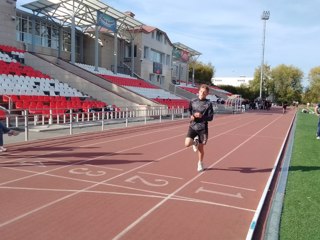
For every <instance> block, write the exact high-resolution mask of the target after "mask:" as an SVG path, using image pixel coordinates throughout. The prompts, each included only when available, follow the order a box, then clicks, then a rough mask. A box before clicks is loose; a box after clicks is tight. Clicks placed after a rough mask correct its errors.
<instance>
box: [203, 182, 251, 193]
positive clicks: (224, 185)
mask: <svg viewBox="0 0 320 240" xmlns="http://www.w3.org/2000/svg"><path fill="white" fill-rule="evenodd" d="M201 182H202V183H205V184H212V185H217V186H222V187H228V188H235V189H241V190H246V191H252V192H255V191H256V190H255V189H251V188H244V187H237V186H233V185H226V184H221V183H214V182H206V181H201Z"/></svg>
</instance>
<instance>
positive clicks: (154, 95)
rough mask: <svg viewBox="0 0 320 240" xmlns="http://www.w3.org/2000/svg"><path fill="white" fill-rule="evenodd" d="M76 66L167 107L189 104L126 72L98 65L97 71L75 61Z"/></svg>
mask: <svg viewBox="0 0 320 240" xmlns="http://www.w3.org/2000/svg"><path fill="white" fill-rule="evenodd" d="M76 65H77V66H78V67H81V68H83V69H85V70H87V71H90V72H92V73H94V74H97V75H98V76H100V77H102V78H104V79H106V80H108V81H110V82H112V83H114V84H117V85H120V86H123V87H125V88H127V89H129V90H130V91H132V92H135V93H137V94H139V95H142V96H144V97H146V98H149V99H152V100H153V101H156V102H158V103H159V104H163V105H167V106H168V107H169V108H173V107H180V108H182V107H184V108H187V107H188V106H189V101H188V100H185V99H181V98H180V97H178V96H176V95H175V94H171V93H170V92H168V91H166V90H164V89H162V88H160V87H157V86H154V85H152V84H150V83H148V82H146V81H144V80H141V79H138V78H134V77H131V76H129V75H126V74H119V73H118V74H117V75H115V74H113V73H112V72H111V71H110V70H107V69H105V68H102V67H99V68H98V71H95V67H94V66H92V65H86V64H82V63H76Z"/></svg>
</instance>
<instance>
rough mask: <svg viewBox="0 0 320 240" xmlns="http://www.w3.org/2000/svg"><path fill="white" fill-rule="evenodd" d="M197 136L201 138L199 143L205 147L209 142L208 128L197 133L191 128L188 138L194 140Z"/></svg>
mask: <svg viewBox="0 0 320 240" xmlns="http://www.w3.org/2000/svg"><path fill="white" fill-rule="evenodd" d="M196 136H199V143H201V144H203V145H205V144H206V143H207V141H208V128H205V129H203V130H200V131H196V130H194V129H192V128H191V127H189V130H188V133H187V137H189V138H192V139H194V138H195V137H196Z"/></svg>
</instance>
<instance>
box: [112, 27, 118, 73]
mask: <svg viewBox="0 0 320 240" xmlns="http://www.w3.org/2000/svg"><path fill="white" fill-rule="evenodd" d="M113 65H114V69H113V73H114V74H117V73H118V30H116V31H115V32H114V47H113Z"/></svg>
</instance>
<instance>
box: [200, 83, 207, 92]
mask: <svg viewBox="0 0 320 240" xmlns="http://www.w3.org/2000/svg"><path fill="white" fill-rule="evenodd" d="M201 88H205V89H206V91H207V92H208V93H209V91H210V89H209V86H208V85H207V84H201V85H200V87H199V89H201Z"/></svg>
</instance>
